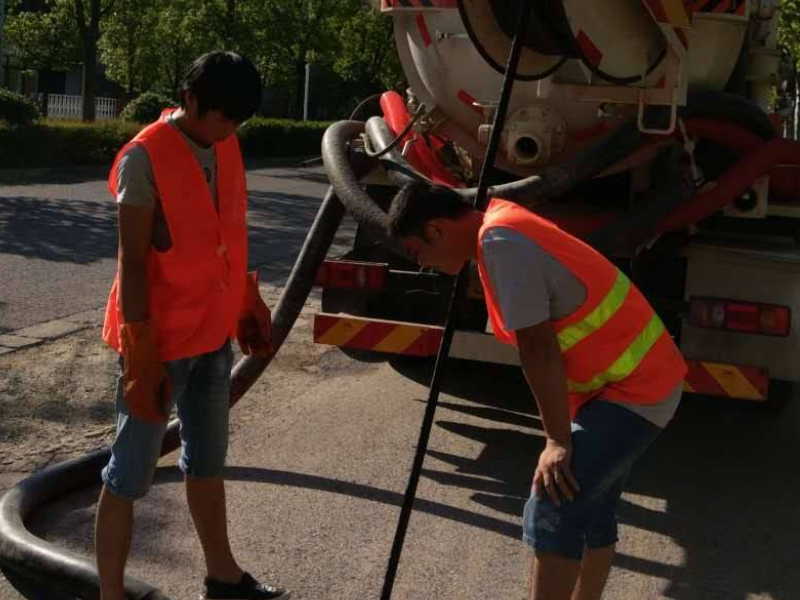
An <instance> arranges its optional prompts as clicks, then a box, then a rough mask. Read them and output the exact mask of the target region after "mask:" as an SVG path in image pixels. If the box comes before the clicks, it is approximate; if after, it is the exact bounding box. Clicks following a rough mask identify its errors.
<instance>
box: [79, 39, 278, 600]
mask: <svg viewBox="0 0 800 600" xmlns="http://www.w3.org/2000/svg"><path fill="white" fill-rule="evenodd" d="M180 95H181V102H180V104H181V106H180V108H178V109H174V110H167V111H164V113H163V114H162V116H161V118H160V119H159V120H158V121H157V122H155V123H153V124H151V125H149V126H147V127H146V128H145V129H143V130H142V131H141V132H140V133H139V134H138V135H137V136H136V137H135V138H133V140H132V141H131V142H130V143H128V144H127V145H126V146H125V147H124V148H123V149H122V150H121V151H120V153H119V154H118V156H117V159H116V160H115V162H114V166H113V167H112V169H111V175H110V177H109V189H110V190H111V193H112V194H113V196H114V198H115V199H116V201H117V203H118V208H119V257H118V272H117V276H116V278H115V279H114V284H113V286H112V288H111V293H110V294H109V298H108V305H107V307H106V318H105V324H104V326H103V340H104V341H105V342H106V343H107V344H108V345H109V346H111V347H112V348H113V349H115V350H116V351H117V352H118V353H119V354H120V363H121V365H122V375H121V376H120V378H119V382H118V385H117V400H116V407H117V435H116V439H115V440H114V444H113V446H112V448H111V459H110V460H109V462H108V464H107V465H106V467H105V468H104V469H103V471H102V479H103V484H104V485H103V489H102V492H101V494H100V500H99V504H98V508H97V522H96V529H95V548H96V552H97V570H98V572H99V575H100V594H101V600H123V598H124V597H125V595H124V589H123V573H124V569H125V563H126V561H127V556H128V551H129V548H130V541H131V529H132V525H133V503H134V501H135V500H137V499H138V498H141V497H142V496H144V495H145V494H146V493H147V490H148V489H149V487H150V484H151V482H152V478H153V473H154V470H155V466H156V462H157V460H158V457H159V455H160V450H161V443H162V439H163V437H164V432H165V429H166V423H167V419H168V416H169V414H170V411H171V408H172V406H173V404H175V405H177V413H178V418H179V419H180V423H181V427H180V435H181V456H180V460H179V463H178V466H179V467H180V469H181V470H182V471H183V472H184V474H185V477H186V498H187V501H188V505H189V511H190V513H191V516H192V520H193V521H194V526H195V529H196V531H197V535H198V537H199V539H200V543H201V545H202V548H203V553H204V555H205V563H206V570H207V577H206V579H205V595H204V597H205V598H229V599H232V598H242V599H245V598H246V599H256V598H262V599H266V598H269V599H277V598H281V599H285V598H288V597H289V592H287V591H285V590H282V589H278V588H275V587H272V586H270V585H266V584H263V583H259V582H258V581H256V580H255V579H254V578H253V577H252V576H251V575H249V574H248V573H246V572H244V571H243V570H242V569H241V568H240V567H239V564H238V563H237V562H236V560H235V559H234V557H233V554H232V551H231V547H230V542H229V539H228V530H227V517H226V507H225V485H224V480H223V478H222V472H223V467H224V464H225V454H226V452H227V447H228V412H229V396H230V371H231V366H232V363H233V354H232V351H231V345H230V338H231V337H232V336H234V335H236V336H237V337H238V340H239V344H240V346H241V348H242V351H243V352H245V353H246V354H248V353H253V354H257V355H261V356H266V355H268V354H269V353H270V352H271V343H270V337H271V336H270V314H269V309H268V308H267V307H266V305H265V304H264V302H263V301H262V299H261V297H260V295H259V292H258V281H257V277H256V275H255V274H254V273H250V274H248V273H247V191H246V182H245V172H244V166H243V164H242V156H241V152H240V150H239V143H238V141H237V138H236V135H235V133H234V132H235V131H236V129H237V127H238V126H239V125H240V124H241V123H243V122H244V121H245V120H247V119H248V118H250V117H251V116H252V115H253V114H254V113H255V111H256V109H257V108H258V106H259V104H260V102H261V78H260V76H259V74H258V71H257V70H256V68H255V67H254V66H253V64H252V63H251V62H250V61H248V60H247V59H246V58H243V57H242V56H239V55H238V54H235V53H233V52H211V53H209V54H205V55H203V56H201V57H200V58H198V59H197V60H195V62H194V63H193V64H192V65H191V67H190V68H189V70H188V72H187V74H186V77H185V79H184V81H183V84H182V86H181V92H180Z"/></svg>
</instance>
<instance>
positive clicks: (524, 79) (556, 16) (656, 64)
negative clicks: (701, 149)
mask: <svg viewBox="0 0 800 600" xmlns="http://www.w3.org/2000/svg"><path fill="white" fill-rule="evenodd" d="M774 5H775V2H768V1H766V0H764V1H761V2H759V1H758V0H725V1H719V0H693V1H692V2H688V1H687V2H686V4H684V2H683V1H682V0H603V1H602V2H597V1H596V0H563V1H559V0H553V1H549V2H537V3H536V5H535V7H534V9H533V17H532V21H531V23H530V26H529V33H528V35H527V37H526V40H525V48H524V49H523V53H522V58H521V62H520V66H519V69H518V80H517V81H516V82H515V84H514V92H513V95H512V98H511V102H510V106H509V110H508V113H507V122H506V128H505V131H504V135H503V140H502V143H501V147H500V156H499V157H498V161H497V165H498V166H499V167H500V168H503V169H504V170H506V171H508V172H510V173H514V174H517V175H520V176H526V175H530V174H532V173H535V172H536V171H537V169H540V168H541V167H543V166H545V165H548V164H553V163H558V162H559V161H561V160H564V159H565V158H567V157H569V156H571V155H572V154H573V153H574V152H575V150H577V149H578V148H580V147H581V146H583V145H584V144H586V143H587V142H588V141H590V140H592V139H594V138H596V137H598V136H600V135H602V134H603V133H605V132H607V131H608V130H610V129H612V128H613V127H614V126H615V125H617V124H618V123H620V122H621V120H623V119H629V118H631V116H634V117H636V116H637V115H638V117H639V123H640V128H641V129H642V130H643V131H647V132H649V133H663V134H669V133H672V132H673V131H674V129H675V127H676V126H678V124H677V119H676V114H677V109H678V107H679V106H681V105H683V104H685V102H686V98H687V94H688V93H689V92H691V91H695V90H697V91H700V90H703V91H708V90H716V91H721V90H723V89H725V88H726V86H727V85H728V83H729V81H730V79H731V76H732V74H733V73H734V69H735V68H736V67H737V65H739V64H740V63H743V64H747V63H748V62H749V63H751V64H752V65H753V66H752V67H751V68H750V70H749V71H748V70H747V69H745V71H746V76H747V79H748V80H749V81H750V82H751V89H754V90H756V92H757V94H759V95H760V96H763V98H761V97H757V98H756V100H760V101H761V103H762V104H766V102H767V96H768V93H766V92H764V93H760V92H759V91H758V90H759V87H758V84H757V83H755V82H767V85H770V84H771V81H772V80H773V78H774V74H775V73H776V72H777V61H778V59H777V53H776V52H775V50H774V35H772V36H770V35H769V32H770V31H772V30H774V27H773V26H772V24H771V19H772V18H773V17H774V12H775V10H774V9H775V6H774ZM517 7H518V3H516V2H514V1H513V0H460V1H457V0H382V2H381V9H382V10H383V11H384V12H385V13H387V14H389V15H391V16H392V17H393V19H394V32H395V44H396V47H397V50H398V53H399V56H400V60H401V62H402V65H403V69H404V71H405V74H406V77H407V79H408V83H409V88H410V89H409V92H410V94H411V96H412V103H413V102H414V101H416V102H418V103H422V104H424V105H425V112H426V114H427V115H428V123H429V124H430V123H433V124H434V125H433V128H434V130H436V131H439V132H441V133H442V134H443V135H445V136H446V137H448V138H450V139H452V140H453V141H455V142H456V143H457V144H459V145H460V146H462V147H463V148H464V149H466V150H467V151H468V152H469V154H470V155H472V157H473V158H474V159H477V160H480V157H481V156H482V155H483V152H484V147H485V144H486V142H487V140H488V138H489V134H490V132H491V125H490V123H491V118H492V114H493V108H494V106H495V104H496V102H497V101H498V94H499V91H498V90H499V89H500V88H501V83H502V78H503V75H502V73H501V71H502V70H503V65H504V64H505V62H506V60H507V56H508V53H509V48H510V42H511V36H512V35H513V32H512V30H513V27H514V17H515V14H516V11H517V10H518V9H517ZM765 18H766V21H765ZM751 20H752V21H751ZM754 23H758V26H756V25H755V24H754ZM756 27H759V28H760V29H761V30H762V31H766V32H767V35H761V36H760V39H757V40H755V43H754V42H753V39H751V40H750V41H751V43H750V44H749V47H748V44H747V41H748V39H749V38H748V32H750V33H751V34H752V32H753V31H754V30H755V28H756ZM751 37H757V36H751ZM770 38H772V39H770ZM753 56H754V57H755V59H754V60H751V61H748V60H745V59H747V58H749V57H753ZM742 57H744V59H742ZM492 65H494V66H492ZM649 106H663V107H666V110H667V111H668V114H669V115H670V116H669V118H668V119H667V123H666V124H659V125H658V126H651V125H649V124H648V123H647V122H646V119H645V118H644V115H645V109H646V108H647V107H649ZM762 108H766V106H762ZM429 126H430V125H429Z"/></svg>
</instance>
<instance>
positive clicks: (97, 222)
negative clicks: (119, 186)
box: [0, 197, 117, 264]
mask: <svg viewBox="0 0 800 600" xmlns="http://www.w3.org/2000/svg"><path fill="white" fill-rule="evenodd" d="M0 228H1V229H2V236H0V254H16V255H19V256H24V257H27V258H39V259H44V260H49V261H56V262H72V263H78V264H88V263H91V262H93V261H96V260H99V259H102V258H110V257H114V256H116V253H117V210H116V206H115V205H114V204H112V203H110V202H109V203H108V204H99V203H96V202H86V201H82V200H50V199H44V198H30V197H10V198H8V197H7V198H2V202H0Z"/></svg>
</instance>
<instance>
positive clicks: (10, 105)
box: [0, 89, 39, 127]
mask: <svg viewBox="0 0 800 600" xmlns="http://www.w3.org/2000/svg"><path fill="white" fill-rule="evenodd" d="M38 118H39V109H37V108H36V105H35V104H34V103H33V101H32V100H30V99H29V98H26V97H25V96H23V95H21V94H16V93H14V92H12V91H9V90H4V89H0V121H4V122H5V123H6V124H8V125H11V126H12V127H14V126H17V125H32V124H33V122H34V121H36V119H38Z"/></svg>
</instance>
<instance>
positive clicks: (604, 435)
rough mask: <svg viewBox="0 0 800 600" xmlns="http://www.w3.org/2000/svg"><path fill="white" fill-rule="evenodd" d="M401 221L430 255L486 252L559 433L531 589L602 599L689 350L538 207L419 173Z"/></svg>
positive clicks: (508, 339)
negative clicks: (477, 204)
mask: <svg viewBox="0 0 800 600" xmlns="http://www.w3.org/2000/svg"><path fill="white" fill-rule="evenodd" d="M389 221H390V225H389V227H390V234H391V235H392V236H393V237H395V238H399V239H400V240H401V241H402V242H403V245H404V247H405V248H406V250H407V251H408V252H409V254H410V255H411V256H413V257H415V259H416V261H417V262H418V263H419V264H420V265H422V266H426V267H432V268H434V269H437V270H439V271H442V272H444V273H449V274H453V275H454V274H456V273H458V272H459V271H460V270H461V269H462V267H463V266H464V264H465V263H467V262H468V261H469V260H471V259H474V260H477V262H478V266H479V270H480V278H481V283H482V285H483V291H484V296H485V298H486V306H487V309H488V313H489V318H490V321H491V324H492V327H493V331H494V335H495V336H496V337H497V338H498V339H499V340H500V341H502V342H505V343H508V344H513V345H515V346H516V347H517V348H518V350H519V358H520V362H521V364H522V369H523V371H524V373H525V377H526V379H527V381H528V384H529V385H530V388H531V391H532V392H533V395H534V396H535V397H536V402H537V404H538V407H539V415H540V416H541V420H542V423H543V428H544V432H545V436H546V441H545V446H544V449H543V450H542V451H541V454H540V455H539V459H538V464H537V465H536V469H535V472H534V475H533V485H532V490H531V496H530V499H529V500H528V501H527V503H526V505H525V511H524V515H523V534H524V535H523V537H524V541H525V542H526V543H527V544H528V545H529V546H530V547H531V548H532V549H533V558H532V562H531V569H532V571H531V577H530V579H529V581H530V600H570V599H571V600H596V599H599V598H600V597H601V595H602V591H603V588H604V587H605V583H606V580H607V577H608V573H609V571H610V568H611V562H612V559H613V556H614V545H615V543H616V542H617V539H618V538H617V520H616V516H615V513H616V507H617V504H618V501H619V498H620V495H621V494H622V489H623V485H624V484H625V480H626V478H627V476H628V473H629V472H630V470H631V467H632V465H633V463H634V462H635V461H636V460H637V458H638V457H639V456H641V455H642V453H643V452H644V451H645V449H646V448H647V447H648V446H649V445H650V443H651V442H653V440H655V439H656V437H657V436H658V435H659V433H660V432H661V431H662V429H663V428H664V427H665V426H666V425H667V423H668V422H669V421H670V419H671V418H672V416H673V415H674V413H675V410H676V409H677V406H678V403H679V402H680V397H681V390H682V381H683V378H684V375H685V373H686V365H685V363H684V360H683V358H682V356H681V354H680V352H679V351H678V349H677V347H676V346H675V344H674V342H673V341H672V338H671V337H670V335H669V333H668V332H667V331H666V330H665V328H664V325H663V324H662V322H661V320H660V319H659V318H658V316H657V315H656V314H655V312H654V311H653V309H652V308H651V307H650V305H649V304H648V302H647V301H646V300H645V298H644V296H643V295H642V294H641V292H640V291H639V290H638V289H637V288H636V287H635V286H634V285H633V284H632V283H631V282H630V281H629V280H628V278H627V277H626V276H625V275H624V274H623V273H622V272H621V271H620V270H619V269H617V268H616V267H615V266H614V265H613V264H611V263H610V262H609V261H608V260H607V259H605V258H604V257H603V256H601V255H600V254H599V253H598V252H596V251H595V250H594V249H592V248H591V247H589V246H588V245H587V244H585V243H583V242H582V241H580V240H578V239H577V238H575V237H573V236H571V235H570V234H568V233H566V232H565V231H563V230H561V229H559V228H558V227H557V226H556V225H554V224H553V223H551V222H549V221H547V220H546V219H544V218H541V217H539V216H537V215H536V214H535V213H533V212H530V211H529V210H527V209H525V208H522V207H520V206H518V205H516V204H513V203H511V202H507V201H504V200H499V199H494V200H492V201H491V203H490V204H489V208H488V210H487V211H486V212H485V213H483V212H479V211H477V210H474V209H473V208H471V207H470V206H467V205H466V204H464V203H463V201H462V200H461V199H460V198H459V196H457V195H456V194H455V193H454V192H453V191H452V190H450V189H448V188H444V187H438V186H428V185H425V184H414V185H411V186H408V187H406V188H404V189H403V190H401V191H400V193H399V194H398V195H397V196H396V198H395V200H394V202H393V204H392V207H391V210H390V214H389Z"/></svg>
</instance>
